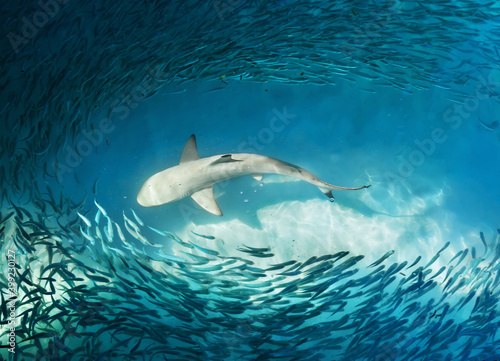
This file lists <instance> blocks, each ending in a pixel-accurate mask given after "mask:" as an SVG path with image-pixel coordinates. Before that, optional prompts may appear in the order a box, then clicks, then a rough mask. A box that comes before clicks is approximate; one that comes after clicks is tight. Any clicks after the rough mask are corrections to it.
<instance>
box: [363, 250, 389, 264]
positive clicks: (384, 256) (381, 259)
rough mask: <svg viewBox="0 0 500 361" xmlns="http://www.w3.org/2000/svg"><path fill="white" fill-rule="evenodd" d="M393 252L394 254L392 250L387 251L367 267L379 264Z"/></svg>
mask: <svg viewBox="0 0 500 361" xmlns="http://www.w3.org/2000/svg"><path fill="white" fill-rule="evenodd" d="M393 254H394V250H392V251H389V252H387V253H386V254H384V255H383V256H382V257H381V258H380V259H378V260H377V261H375V262H373V263H372V264H371V265H369V266H368V268H371V267H376V266H378V265H379V264H381V263H382V262H384V261H385V260H386V259H387V258H388V257H390V256H392V255H393Z"/></svg>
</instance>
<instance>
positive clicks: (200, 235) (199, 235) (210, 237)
mask: <svg viewBox="0 0 500 361" xmlns="http://www.w3.org/2000/svg"><path fill="white" fill-rule="evenodd" d="M191 233H192V234H194V235H196V236H198V237H203V238H206V239H215V237H214V236H206V235H204V234H199V233H195V232H193V231H191Z"/></svg>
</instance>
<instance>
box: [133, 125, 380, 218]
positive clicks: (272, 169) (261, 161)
mask: <svg viewBox="0 0 500 361" xmlns="http://www.w3.org/2000/svg"><path fill="white" fill-rule="evenodd" d="M264 174H280V175H285V176H291V177H295V178H298V179H300V180H303V181H306V182H308V183H311V184H313V185H315V186H316V187H318V188H319V189H320V190H321V192H323V193H324V194H325V195H326V196H327V197H328V198H329V199H330V201H332V202H333V201H334V197H333V195H332V190H359V189H363V188H368V187H370V185H366V186H361V187H356V188H347V187H339V186H335V185H333V184H329V183H326V182H323V181H322V180H320V179H319V178H318V177H316V176H315V175H314V174H312V173H310V172H308V171H307V170H305V169H303V168H300V167H298V166H296V165H294V164H291V163H287V162H284V161H281V160H279V159H275V158H271V157H266V156H263V155H258V154H250V153H233V154H223V155H214V156H212V157H207V158H200V156H199V154H198V149H197V145H196V137H195V135H194V134H192V135H191V136H190V137H189V139H188V140H187V142H186V144H185V146H184V149H183V151H182V155H181V160H180V163H179V165H176V166H174V167H171V168H168V169H165V170H164V171H161V172H159V173H156V174H154V175H153V176H151V177H150V178H148V179H147V180H146V182H145V183H144V184H143V185H142V187H141V189H140V190H139V193H138V194H137V202H138V203H139V204H140V205H141V206H143V207H153V206H159V205H162V204H166V203H171V202H175V201H178V200H181V199H183V198H186V197H191V198H192V199H193V200H194V201H195V202H196V203H197V204H198V205H199V206H201V208H203V209H204V210H206V211H208V212H210V213H212V214H214V215H216V216H222V212H221V210H220V208H219V206H218V204H217V202H216V200H215V197H214V192H213V186H214V184H215V183H218V182H221V181H224V180H227V179H231V178H235V177H240V176H244V175H251V176H252V177H253V178H255V179H256V180H257V181H261V180H262V177H263V175H264Z"/></svg>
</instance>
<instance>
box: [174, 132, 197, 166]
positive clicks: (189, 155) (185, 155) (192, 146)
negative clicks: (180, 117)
mask: <svg viewBox="0 0 500 361" xmlns="http://www.w3.org/2000/svg"><path fill="white" fill-rule="evenodd" d="M198 159H200V156H199V155H198V149H197V147H196V137H195V136H194V134H192V135H191V136H190V137H189V139H188V140H187V142H186V144H185V145H184V149H183V150H182V156H181V161H180V163H179V164H182V163H186V162H191V161H193V160H198Z"/></svg>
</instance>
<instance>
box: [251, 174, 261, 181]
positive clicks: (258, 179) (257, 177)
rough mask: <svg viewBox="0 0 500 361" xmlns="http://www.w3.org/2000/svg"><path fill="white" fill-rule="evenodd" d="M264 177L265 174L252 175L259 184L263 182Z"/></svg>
mask: <svg viewBox="0 0 500 361" xmlns="http://www.w3.org/2000/svg"><path fill="white" fill-rule="evenodd" d="M262 176H263V174H252V177H253V179H255V180H256V181H259V182H260V181H261V180H262Z"/></svg>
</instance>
